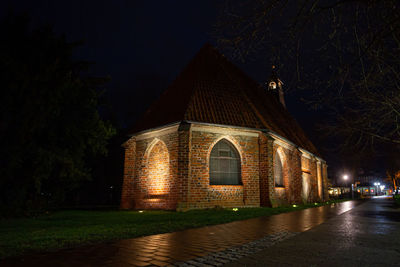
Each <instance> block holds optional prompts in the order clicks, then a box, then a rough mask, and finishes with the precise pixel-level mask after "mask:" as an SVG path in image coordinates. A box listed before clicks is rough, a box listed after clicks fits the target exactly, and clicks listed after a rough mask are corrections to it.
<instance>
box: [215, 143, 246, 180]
mask: <svg viewBox="0 0 400 267" xmlns="http://www.w3.org/2000/svg"><path fill="white" fill-rule="evenodd" d="M210 184H211V185H239V184H241V179H240V157H239V153H238V152H237V150H236V149H235V147H234V146H233V145H232V144H231V143H229V142H228V141H227V140H224V139H222V140H221V141H219V142H218V143H216V144H215V146H214V147H213V149H212V150H211V155H210Z"/></svg>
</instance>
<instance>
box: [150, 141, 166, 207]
mask: <svg viewBox="0 0 400 267" xmlns="http://www.w3.org/2000/svg"><path fill="white" fill-rule="evenodd" d="M147 165H148V166H147V176H148V177H147V198H148V199H147V201H149V202H157V201H160V200H162V196H166V195H168V194H169V191H170V170H169V153H168V149H167V147H166V145H165V144H164V143H163V142H162V141H158V142H157V143H156V144H155V145H154V146H153V148H152V149H151V151H150V153H149V157H148V164H147Z"/></svg>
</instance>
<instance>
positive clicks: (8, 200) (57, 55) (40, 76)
mask: <svg viewBox="0 0 400 267" xmlns="http://www.w3.org/2000/svg"><path fill="white" fill-rule="evenodd" d="M0 38H1V41H0V79H1V93H0V94H1V96H0V101H1V103H0V106H1V113H0V116H1V118H0V142H1V144H0V146H1V154H0V155H1V156H0V164H1V167H0V217H4V216H15V215H30V214H32V213H35V212H40V211H43V210H46V209H51V208H60V207H72V206H77V205H81V206H82V205H112V204H114V205H115V204H117V203H118V201H119V194H120V193H119V192H120V187H121V179H122V165H123V151H122V149H121V147H120V145H121V143H122V141H123V140H122V139H121V137H120V135H117V134H116V133H117V130H116V128H118V127H116V125H115V124H113V123H111V120H110V119H105V118H112V116H111V115H110V114H109V113H110V112H111V111H110V109H109V108H108V107H107V106H106V105H104V102H105V100H104V97H102V96H103V95H104V94H103V93H104V90H105V88H106V85H107V81H108V78H104V77H100V78H99V77H90V75H88V73H90V72H89V71H88V70H89V67H90V64H88V63H87V62H84V61H77V60H73V57H72V53H73V50H74V48H75V47H76V46H77V45H78V44H77V43H75V44H74V43H73V44H71V43H68V42H67V41H66V40H65V38H64V37H63V36H57V35H56V34H54V32H53V31H52V29H51V27H49V26H41V27H39V28H38V29H32V26H31V24H30V22H29V19H28V17H27V16H19V17H16V16H8V17H7V18H6V19H5V20H3V21H1V24H0ZM100 110H101V114H100Z"/></svg>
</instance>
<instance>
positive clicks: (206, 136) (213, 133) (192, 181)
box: [187, 126, 260, 208]
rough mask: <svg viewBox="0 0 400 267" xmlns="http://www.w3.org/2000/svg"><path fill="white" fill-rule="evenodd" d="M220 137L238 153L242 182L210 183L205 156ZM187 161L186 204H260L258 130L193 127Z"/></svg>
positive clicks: (228, 205)
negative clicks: (255, 131) (227, 183)
mask: <svg viewBox="0 0 400 267" xmlns="http://www.w3.org/2000/svg"><path fill="white" fill-rule="evenodd" d="M221 130H223V131H221ZM221 139H225V140H227V141H228V142H230V143H231V144H233V145H234V146H235V147H236V149H237V151H238V152H239V154H240V158H241V180H242V185H210V180H209V157H210V153H211V150H212V148H213V147H214V145H215V144H216V143H217V142H218V141H219V140H221ZM189 164H190V169H189V171H190V178H189V193H188V202H187V208H208V207H216V206H217V207H258V206H260V191H259V145H258V133H254V132H252V133H249V132H241V131H236V130H233V129H221V128H220V127H211V126H201V127H197V128H196V127H193V128H192V131H191V149H190V162H189Z"/></svg>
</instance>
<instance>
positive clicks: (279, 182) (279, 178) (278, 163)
mask: <svg viewBox="0 0 400 267" xmlns="http://www.w3.org/2000/svg"><path fill="white" fill-rule="evenodd" d="M274 178H275V186H276V187H283V167H282V159H281V157H280V156H279V153H278V152H276V153H275V162H274Z"/></svg>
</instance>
